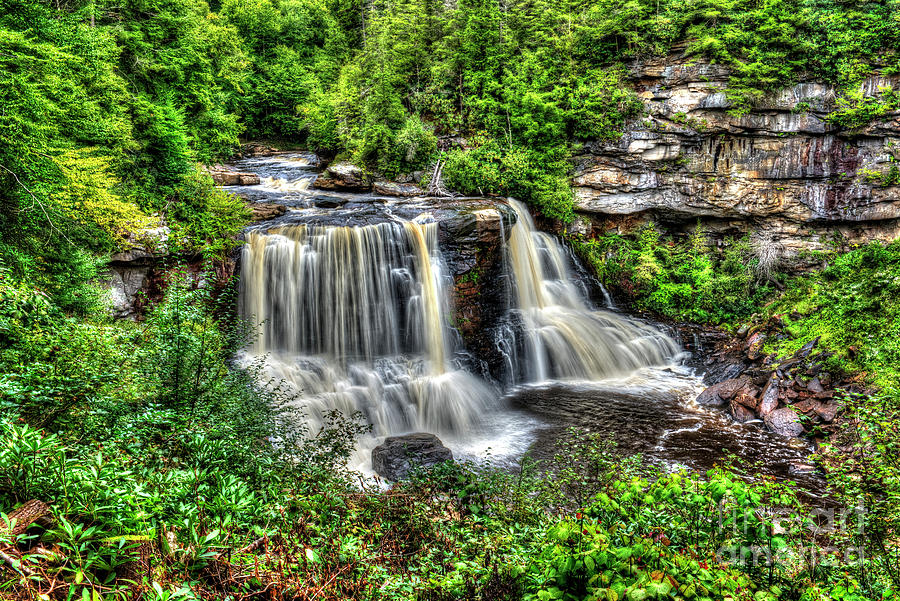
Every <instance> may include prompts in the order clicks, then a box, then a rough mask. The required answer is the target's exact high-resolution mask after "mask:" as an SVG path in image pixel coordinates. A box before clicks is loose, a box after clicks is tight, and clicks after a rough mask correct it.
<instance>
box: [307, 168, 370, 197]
mask: <svg viewBox="0 0 900 601" xmlns="http://www.w3.org/2000/svg"><path fill="white" fill-rule="evenodd" d="M313 186H315V187H316V188H319V189H321V190H345V191H348V192H368V191H370V190H371V189H372V176H371V175H370V174H368V173H367V172H366V171H365V170H363V169H361V168H360V167H357V166H356V165H354V164H353V163H349V162H346V161H342V162H340V163H334V164H332V165H329V166H328V167H327V168H326V169H325V173H324V175H322V176H320V177H318V178H316V181H315V182H314V183H313Z"/></svg>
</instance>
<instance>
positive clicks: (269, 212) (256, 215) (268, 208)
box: [247, 202, 287, 221]
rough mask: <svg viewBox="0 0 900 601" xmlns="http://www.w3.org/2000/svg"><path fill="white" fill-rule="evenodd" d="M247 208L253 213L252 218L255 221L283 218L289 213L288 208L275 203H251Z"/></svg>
mask: <svg viewBox="0 0 900 601" xmlns="http://www.w3.org/2000/svg"><path fill="white" fill-rule="evenodd" d="M247 206H249V207H250V210H252V211H253V215H252V216H251V219H252V220H253V221H266V220H268V219H275V218H276V217H281V216H282V215H284V214H285V213H287V207H285V206H284V205H280V204H277V203H274V202H254V203H249V204H248V205H247Z"/></svg>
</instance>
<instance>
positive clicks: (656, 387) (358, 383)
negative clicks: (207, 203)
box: [230, 153, 807, 476]
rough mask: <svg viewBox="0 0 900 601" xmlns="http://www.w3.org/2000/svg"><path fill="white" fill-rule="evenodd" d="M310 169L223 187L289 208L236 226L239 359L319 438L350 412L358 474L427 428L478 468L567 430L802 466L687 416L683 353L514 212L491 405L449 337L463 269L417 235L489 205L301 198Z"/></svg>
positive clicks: (666, 453) (761, 437) (681, 461)
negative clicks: (502, 368) (246, 339)
mask: <svg viewBox="0 0 900 601" xmlns="http://www.w3.org/2000/svg"><path fill="white" fill-rule="evenodd" d="M314 158H315V157H312V156H310V155H305V154H302V153H289V154H280V155H276V156H272V157H256V158H250V159H243V160H241V161H240V162H239V163H237V164H235V165H234V167H235V168H236V169H237V170H240V171H252V172H254V173H257V174H258V175H259V176H260V177H261V179H262V183H261V184H260V185H258V186H239V187H233V188H230V189H231V190H232V191H234V192H236V193H238V194H240V195H242V196H243V197H244V198H246V199H247V200H248V202H266V203H268V202H277V203H279V204H283V205H285V206H287V207H288V209H289V211H288V214H287V215H286V216H285V217H283V218H281V219H280V222H281V225H279V224H278V223H272V224H271V225H269V226H268V229H264V228H257V229H253V230H250V231H249V232H247V236H246V238H247V244H246V245H245V246H244V249H243V259H242V267H241V270H242V277H241V286H242V290H241V301H240V302H241V310H242V312H243V314H244V316H245V317H247V318H248V319H249V320H250V321H251V322H255V323H261V327H260V330H259V336H258V338H257V339H256V340H255V342H254V344H253V346H252V347H251V348H250V349H248V350H247V351H246V356H245V357H244V359H245V360H246V361H247V362H248V363H249V362H254V363H255V362H256V360H257V359H258V358H260V357H265V360H264V361H262V365H264V366H265V369H266V370H267V371H268V373H267V377H268V378H272V379H274V380H275V381H276V382H277V381H282V380H283V381H285V382H286V383H287V384H289V385H290V387H292V388H294V389H295V390H296V391H297V397H298V402H299V404H300V405H301V406H302V409H303V412H304V413H305V414H306V415H307V416H308V417H307V418H306V419H307V421H308V424H307V425H308V426H309V430H310V432H311V433H313V434H315V433H316V432H317V431H318V427H319V426H320V425H321V424H323V423H324V422H325V420H326V416H327V414H328V413H329V412H330V411H332V410H338V411H340V412H341V413H343V414H345V415H347V414H350V413H353V412H355V411H360V412H362V414H363V416H364V419H365V420H366V421H367V422H369V423H371V424H373V432H372V435H371V436H367V437H365V438H363V439H362V440H360V441H359V446H358V449H359V450H358V452H357V454H356V456H355V457H353V458H351V460H350V463H351V465H352V466H353V467H356V468H359V469H361V470H363V471H368V468H369V457H368V451H369V450H370V449H371V448H372V447H373V446H374V445H375V444H377V442H379V440H380V438H381V437H382V436H384V435H389V434H401V433H404V432H410V431H415V430H421V431H427V432H433V433H435V434H438V435H439V436H440V437H441V439H442V440H444V441H445V442H446V443H447V444H448V446H450V447H451V448H452V449H453V451H454V453H456V455H457V456H460V455H462V456H463V457H472V458H483V457H485V455H486V454H487V453H488V449H490V456H491V460H492V461H494V462H497V463H499V464H506V465H512V464H514V463H515V462H516V461H517V460H518V458H519V457H521V456H522V455H523V454H524V453H525V451H526V450H528V449H530V450H531V452H532V454H533V456H534V457H537V458H541V457H542V456H552V454H553V453H555V452H556V451H555V449H556V448H557V447H556V445H557V443H558V441H559V440H560V439H561V438H564V437H565V436H567V431H568V430H567V429H568V427H570V426H578V427H586V428H589V429H590V430H591V431H593V432H597V433H602V434H603V435H605V436H609V437H611V438H613V439H614V440H616V442H617V443H619V444H620V445H621V447H622V448H623V449H625V450H627V451H629V452H640V453H644V454H645V456H647V457H650V458H653V459H654V460H656V461H660V462H662V463H674V464H676V465H688V466H691V467H694V468H697V469H703V470H705V469H709V467H711V465H712V464H713V463H714V462H716V461H720V460H721V458H722V456H723V455H722V452H721V449H728V450H729V451H730V452H733V453H735V454H737V455H739V456H746V457H759V456H766V457H767V458H768V459H769V462H768V463H769V464H770V467H771V473H773V474H778V475H781V476H784V475H785V470H786V469H787V467H786V466H787V465H788V464H789V462H792V461H796V460H802V458H803V457H804V456H805V453H806V452H807V449H806V448H805V447H804V448H801V449H797V448H793V447H791V446H789V445H787V444H785V443H784V442H783V441H781V440H779V439H775V438H773V437H772V436H771V435H770V434H769V433H767V432H765V430H764V429H763V428H761V427H758V426H755V425H753V424H744V425H736V424H734V423H733V422H732V420H731V419H730V418H729V417H728V416H727V415H725V414H723V413H722V412H721V411H719V410H717V409H708V408H705V407H701V406H698V405H697V404H696V403H695V402H694V398H695V397H696V395H697V393H698V392H699V388H700V386H701V380H700V379H699V378H698V377H697V376H696V375H695V374H694V373H693V371H692V370H691V369H690V368H689V367H687V366H680V365H677V361H673V359H677V354H678V352H679V348H678V346H677V344H676V343H675V342H674V341H673V340H672V339H671V338H669V337H668V336H666V335H664V334H663V333H661V332H659V331H657V330H656V329H654V328H652V327H650V326H648V325H645V324H643V323H641V322H639V321H635V320H631V319H629V318H627V317H625V316H623V315H620V314H618V313H615V312H612V311H604V310H597V309H596V308H595V307H593V306H592V304H591V302H590V300H589V299H590V294H589V292H590V290H591V286H590V284H588V285H587V286H584V285H582V284H583V283H584V282H587V280H586V279H585V278H584V275H586V274H582V275H581V276H578V274H577V273H575V270H573V267H574V268H576V269H577V261H576V260H575V259H574V257H572V256H571V255H570V254H567V252H566V249H565V247H564V246H561V245H560V244H559V243H557V241H556V240H555V239H554V238H553V237H551V236H549V235H547V234H543V233H541V232H538V231H536V230H535V228H534V224H533V222H532V220H531V217H530V215H529V214H528V212H527V211H526V210H525V208H524V207H523V206H522V205H520V204H518V203H515V202H512V203H511V204H512V207H513V209H514V210H515V212H516V213H517V214H518V220H517V223H516V224H515V225H514V226H513V228H512V230H511V231H509V237H508V240H506V242H505V248H504V250H505V252H504V256H505V261H504V265H503V271H504V274H503V275H502V276H498V277H497V280H496V281H495V282H491V285H502V282H509V284H510V285H509V286H508V288H509V294H508V299H507V306H506V307H500V308H499V309H500V311H501V312H502V311H503V309H504V308H505V309H506V320H505V323H504V324H497V323H495V324H494V325H495V326H498V327H497V329H498V330H502V335H501V336H499V337H498V346H499V348H500V349H501V350H503V352H504V355H505V357H506V359H507V363H508V365H507V371H508V374H507V381H506V383H507V385H508V386H509V390H508V394H507V395H506V398H505V399H504V402H503V404H501V403H500V401H499V400H498V397H500V396H501V395H500V392H499V391H498V390H496V389H495V388H493V387H492V386H491V385H489V384H487V383H485V381H484V380H482V379H480V378H478V377H476V376H475V375H473V374H472V373H469V372H467V371H466V370H464V369H462V367H461V366H462V365H465V364H467V363H466V360H465V359H464V354H463V353H462V352H461V351H462V350H463V349H462V348H461V343H460V338H459V334H458V333H457V332H456V331H455V330H454V329H453V328H452V327H450V325H449V324H450V323H452V321H453V316H454V312H453V311H452V310H451V307H450V300H449V290H450V286H451V278H450V276H449V274H450V267H451V266H452V267H454V268H455V269H454V272H455V273H457V274H459V273H461V272H463V273H464V272H465V271H464V270H461V269H460V267H463V268H465V269H469V270H471V269H472V266H471V265H468V264H466V263H458V261H459V258H458V254H457V252H458V251H456V250H454V246H453V242H454V240H453V239H451V240H450V242H451V244H450V246H449V247H448V248H447V249H446V250H447V254H446V255H442V254H441V252H440V251H439V250H438V246H437V238H438V235H437V228H438V226H437V224H435V223H422V221H424V220H426V218H425V216H428V217H427V220H429V221H435V220H436V221H440V222H441V224H442V225H441V227H442V228H443V227H444V224H445V223H446V224H447V225H448V226H449V227H447V228H446V229H442V233H445V232H454V233H453V234H451V236H452V235H462V236H465V235H469V234H467V233H466V232H467V230H466V229H465V227H462V225H461V224H463V223H465V219H467V218H468V217H466V211H469V210H472V208H474V209H477V210H478V211H481V210H482V209H483V208H484V207H483V204H484V203H485V202H488V203H494V204H495V205H496V206H498V207H499V206H500V203H499V201H483V200H482V201H478V202H477V203H474V204H473V205H469V206H467V204H466V201H457V202H458V203H459V204H455V203H447V202H446V201H443V200H442V201H441V202H440V203H435V202H434V201H430V200H427V199H403V200H399V199H383V198H378V197H377V196H373V195H371V194H362V195H360V194H351V193H344V192H340V193H339V192H328V193H327V194H326V193H323V192H322V191H312V190H308V189H307V188H306V186H307V184H308V183H309V182H311V181H312V180H313V179H314V178H315V177H316V169H315V168H314V166H313V165H314V163H315V160H314ZM335 207H340V208H335ZM505 211H506V209H505V208H503V209H500V210H499V211H498V214H499V212H503V213H504V214H505ZM461 216H462V217H463V218H462V220H461V221H459V222H454V220H458V219H460V217H461ZM445 220H447V221H446V222H445ZM286 223H287V225H285V224H286ZM504 223H506V221H505V220H503V219H501V221H500V227H502V226H503V224H504ZM361 224H369V225H361ZM467 240H468V239H467ZM457 243H458V241H457ZM468 243H469V242H468V241H467V242H466V244H468ZM472 244H476V243H475V242H472ZM445 257H446V258H447V260H448V261H449V265H448V264H447V263H446V262H445V260H444V259H445ZM491 260H492V259H491ZM492 297H493V296H492ZM469 302H471V301H469ZM477 302H480V303H486V302H489V301H487V300H486V297H482V298H481V299H480V300H479V301H477ZM500 302H502V301H500ZM598 302H600V304H601V305H605V306H606V307H610V306H611V305H610V304H609V303H608V302H606V303H604V302H603V301H602V299H598ZM483 308H484V309H486V311H485V315H495V313H494V312H493V311H490V310H488V309H490V307H487V306H484V307H483ZM460 314H462V313H460ZM457 317H459V316H457ZM491 319H494V318H491ZM485 325H487V322H486V323H485ZM553 380H563V381H564V382H553ZM519 384H530V385H527V386H518V385H519ZM534 384H538V385H534Z"/></svg>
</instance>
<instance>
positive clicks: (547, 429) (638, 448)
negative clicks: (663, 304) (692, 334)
mask: <svg viewBox="0 0 900 601" xmlns="http://www.w3.org/2000/svg"><path fill="white" fill-rule="evenodd" d="M701 386H702V385H701V384H700V381H699V378H696V377H694V376H693V375H692V374H691V372H690V370H688V369H687V368H681V367H677V368H669V369H662V370H658V369H652V370H643V371H642V372H641V373H640V374H637V375H635V376H632V377H630V378H627V379H623V380H618V381H615V380H610V381H607V382H599V383H593V382H592V383H578V384H565V385H563V384H560V383H548V384H547V385H544V386H531V387H522V388H519V389H517V390H516V391H514V392H513V393H512V394H511V395H510V396H509V400H510V403H511V405H512V407H513V408H514V410H515V411H519V412H522V413H524V414H526V415H529V416H531V417H533V418H535V419H536V421H537V422H538V423H539V425H538V426H537V427H535V429H534V431H533V441H532V444H531V448H530V452H531V454H532V455H533V456H534V457H535V458H536V459H542V458H547V457H549V456H551V455H552V454H553V453H554V451H555V448H556V442H557V441H559V440H560V439H561V438H562V437H564V436H566V431H567V430H568V428H570V427H573V426H575V427H581V428H585V429H587V430H588V431H591V432H596V433H600V434H602V435H603V436H604V437H608V438H609V439H611V440H613V441H615V442H616V443H617V445H618V448H619V449H620V450H621V451H622V452H624V453H629V454H634V453H640V454H641V455H643V456H644V458H645V459H646V460H647V461H649V462H651V463H656V464H661V465H664V466H667V467H670V468H673V469H677V468H678V467H679V466H683V467H685V468H687V469H689V470H692V471H706V470H709V469H711V468H713V467H714V466H716V465H722V464H724V463H725V462H726V461H727V460H728V458H729V456H736V457H737V458H738V460H739V463H738V464H737V465H738V466H739V467H742V468H744V469H745V470H746V472H747V473H750V474H760V475H766V476H774V477H776V478H778V479H780V480H792V481H795V482H797V483H798V484H799V485H800V487H801V488H802V489H804V490H805V491H806V492H807V493H808V495H809V496H812V497H819V496H821V495H823V494H824V486H825V482H824V480H823V479H822V478H821V477H820V476H819V475H817V474H815V473H797V467H798V466H808V465H809V463H810V462H809V459H808V457H809V455H810V454H811V453H812V452H813V449H812V446H811V445H809V444H808V443H807V442H806V441H803V440H799V439H789V438H784V437H781V436H778V435H776V434H773V433H771V432H769V431H768V430H767V429H766V428H765V426H764V425H763V424H762V422H751V423H747V424H738V423H736V422H734V421H733V420H732V419H731V417H729V416H728V415H726V414H725V413H724V412H723V411H722V410H720V409H715V408H705V407H700V406H698V405H697V404H696V403H695V402H694V399H695V398H696V395H697V393H698V391H699V390H701V389H702V388H701Z"/></svg>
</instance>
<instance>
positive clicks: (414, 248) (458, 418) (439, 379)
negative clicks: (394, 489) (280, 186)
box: [240, 222, 499, 467]
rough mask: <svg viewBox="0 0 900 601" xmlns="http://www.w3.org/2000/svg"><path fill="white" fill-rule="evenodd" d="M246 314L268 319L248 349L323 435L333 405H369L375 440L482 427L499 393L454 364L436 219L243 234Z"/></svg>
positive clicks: (364, 408)
mask: <svg viewBox="0 0 900 601" xmlns="http://www.w3.org/2000/svg"><path fill="white" fill-rule="evenodd" d="M242 269H243V275H242V278H241V282H242V289H241V297H240V298H241V312H242V314H243V315H245V316H247V317H249V318H251V319H253V320H254V321H256V322H257V323H260V324H261V326H260V329H259V336H258V338H257V339H256V341H255V343H254V344H253V346H252V348H251V349H250V353H249V357H248V359H249V358H250V357H252V356H259V355H261V354H269V357H268V359H267V361H266V365H267V369H268V374H267V375H268V376H269V377H272V378H274V379H275V380H278V381H280V380H284V381H285V382H287V383H288V384H290V385H291V386H293V387H294V389H295V390H297V391H298V392H299V394H300V396H301V402H302V404H303V405H304V409H305V411H306V413H307V415H308V416H309V419H310V421H311V424H310V426H311V427H310V431H311V433H313V434H315V433H316V432H317V431H318V429H319V427H320V426H321V425H322V424H323V423H324V420H325V416H326V414H327V413H328V412H329V411H332V410H335V409H336V410H339V411H341V412H342V413H344V414H351V413H353V412H355V411H360V412H362V414H363V416H364V419H365V420H366V421H367V422H368V423H371V424H372V425H373V436H372V437H370V438H368V439H366V440H363V441H361V444H360V449H359V452H358V455H357V457H356V461H354V463H355V464H356V466H357V467H363V466H365V465H366V464H367V463H368V454H367V451H368V450H369V449H371V448H372V446H373V445H374V444H375V442H376V438H377V437H380V436H385V435H388V434H397V433H402V432H410V431H425V432H434V433H438V434H448V435H451V436H452V435H454V434H461V433H469V434H471V433H473V432H474V431H476V428H477V426H478V423H479V420H480V418H481V417H482V416H484V415H485V414H487V413H490V412H492V408H493V406H494V405H495V401H496V399H497V398H498V397H499V394H498V393H497V391H496V390H494V389H492V388H491V387H490V386H489V385H487V384H486V383H485V382H483V381H481V380H480V379H479V378H477V377H476V376H475V375H473V374H471V373H469V372H467V371H464V370H461V369H458V368H455V367H454V366H453V365H452V362H451V360H450V357H451V356H452V351H453V350H454V349H452V348H451V346H452V345H451V343H450V341H451V340H452V339H453V337H451V336H450V335H449V334H450V332H448V329H449V326H448V325H447V324H448V323H449V315H450V302H449V294H448V290H447V282H448V280H449V278H448V277H447V276H446V275H445V273H446V270H445V266H444V263H443V260H442V258H441V255H440V253H439V252H438V250H437V226H436V224H433V223H431V224H419V223H414V222H390V223H381V224H378V225H371V226H365V227H332V226H327V227H326V226H307V225H296V226H286V227H281V228H275V229H272V230H269V231H266V232H263V231H253V232H250V233H248V235H247V244H246V245H245V247H244V250H243V257H242Z"/></svg>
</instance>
